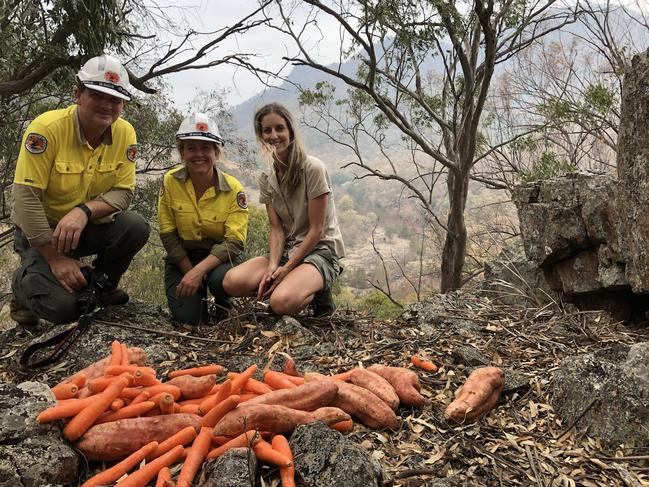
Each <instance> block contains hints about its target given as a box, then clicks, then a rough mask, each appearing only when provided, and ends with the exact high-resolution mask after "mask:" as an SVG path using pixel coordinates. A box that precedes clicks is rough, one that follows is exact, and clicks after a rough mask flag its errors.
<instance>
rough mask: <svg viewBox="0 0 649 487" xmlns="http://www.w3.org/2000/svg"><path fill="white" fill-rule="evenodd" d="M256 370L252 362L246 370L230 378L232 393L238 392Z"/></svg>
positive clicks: (255, 365)
mask: <svg viewBox="0 0 649 487" xmlns="http://www.w3.org/2000/svg"><path fill="white" fill-rule="evenodd" d="M255 372H257V364H252V365H251V366H250V367H248V368H247V369H246V370H244V371H243V372H241V373H240V374H239V375H238V376H236V377H235V378H234V379H232V394H239V391H241V388H242V387H243V385H244V384H245V383H246V381H247V380H248V379H250V378H251V377H252V376H253V375H255Z"/></svg>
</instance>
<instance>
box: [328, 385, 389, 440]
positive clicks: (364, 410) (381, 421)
mask: <svg viewBox="0 0 649 487" xmlns="http://www.w3.org/2000/svg"><path fill="white" fill-rule="evenodd" d="M335 385H336V387H338V394H336V400H335V401H334V406H336V407H339V408H340V409H342V410H343V411H345V412H346V413H349V414H351V415H352V416H355V417H356V418H358V419H359V420H360V421H361V423H363V424H364V425H366V426H369V427H370V428H376V429H384V428H392V429H394V428H396V427H397V425H398V424H399V420H398V419H397V415H396V414H394V411H393V410H392V409H391V408H390V406H388V405H387V404H386V403H384V402H383V400H381V399H380V398H379V397H378V396H376V395H375V394H373V393H371V392H370V391H368V390H367V389H363V388H362V387H359V386H357V385H354V384H349V383H347V382H342V381H338V382H335Z"/></svg>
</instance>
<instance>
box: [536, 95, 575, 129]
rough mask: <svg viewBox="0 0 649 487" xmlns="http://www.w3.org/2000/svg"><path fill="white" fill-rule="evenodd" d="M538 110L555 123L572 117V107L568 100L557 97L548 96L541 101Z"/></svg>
mask: <svg viewBox="0 0 649 487" xmlns="http://www.w3.org/2000/svg"><path fill="white" fill-rule="evenodd" d="M538 109H539V112H540V113H541V114H542V115H544V116H545V117H547V118H549V119H550V120H553V121H555V122H556V123H561V122H565V121H568V120H570V119H571V118H572V112H573V107H572V105H571V104H570V102H569V101H567V100H563V99H561V98H557V97H550V98H548V99H547V100H545V101H543V102H542V103H541V104H540V105H539V107H538Z"/></svg>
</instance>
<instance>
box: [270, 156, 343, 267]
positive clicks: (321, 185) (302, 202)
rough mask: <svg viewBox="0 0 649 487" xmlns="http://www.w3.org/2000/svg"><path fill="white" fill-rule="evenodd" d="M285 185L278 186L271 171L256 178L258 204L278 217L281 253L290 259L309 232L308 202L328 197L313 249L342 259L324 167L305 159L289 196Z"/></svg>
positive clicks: (309, 158) (334, 211) (334, 214)
mask: <svg viewBox="0 0 649 487" xmlns="http://www.w3.org/2000/svg"><path fill="white" fill-rule="evenodd" d="M286 184H287V183H286V180H284V181H282V183H281V184H280V182H279V181H278V180H277V174H276V172H275V169H274V168H271V170H270V171H268V172H263V173H262V174H261V176H260V178H259V193H260V194H259V202H260V203H262V204H265V205H271V206H272V207H273V209H274V210H275V212H276V213H277V215H278V216H279V219H280V220H281V222H282V229H283V230H284V235H285V237H286V241H285V243H284V249H285V250H287V251H288V252H289V255H290V254H291V253H292V252H293V251H294V249H295V248H296V247H297V246H299V245H300V244H301V243H302V241H303V240H304V238H305V237H306V234H307V233H308V232H309V204H308V203H309V201H310V200H312V199H314V198H317V197H318V196H322V195H323V194H329V200H328V202H327V211H326V214H325V221H324V227H323V230H322V237H321V238H320V241H319V242H318V243H317V244H316V246H315V247H314V248H323V247H328V248H329V249H330V250H331V251H332V252H333V253H334V254H335V255H336V256H337V257H338V258H342V257H344V256H345V244H344V243H343V238H342V235H341V234H340V228H339V227H338V220H337V218H336V205H335V204H334V199H333V193H332V191H331V181H330V180H329V173H328V172H327V168H326V167H325V165H324V163H323V162H322V161H321V160H320V159H317V158H315V157H313V156H308V157H307V159H306V161H304V165H303V167H302V177H301V178H300V184H299V185H298V187H297V188H296V189H295V191H293V193H292V195H291V196H288V194H287V191H286V188H285V187H284V186H285V185H286Z"/></svg>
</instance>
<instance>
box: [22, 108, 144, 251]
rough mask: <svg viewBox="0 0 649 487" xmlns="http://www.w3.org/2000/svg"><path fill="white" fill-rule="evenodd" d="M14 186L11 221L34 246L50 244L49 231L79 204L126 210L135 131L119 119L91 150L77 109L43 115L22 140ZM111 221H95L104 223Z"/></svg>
mask: <svg viewBox="0 0 649 487" xmlns="http://www.w3.org/2000/svg"><path fill="white" fill-rule="evenodd" d="M22 142H23V143H22V147H21V149H20V154H19V155H18V161H17V162H16V174H15V176H14V185H13V197H14V200H13V205H12V216H11V218H12V221H13V222H14V223H15V224H16V225H18V226H19V227H20V228H21V229H22V230H23V232H24V233H25V236H26V237H27V239H28V240H29V242H30V245H32V246H40V245H42V244H44V243H47V242H50V241H51V240H52V231H51V226H52V225H55V224H56V222H57V221H58V220H60V219H61V218H62V217H63V216H64V215H65V214H67V213H68V212H69V211H70V210H71V209H72V208H74V207H75V206H76V205H77V204H79V203H84V202H86V201H90V200H93V199H97V200H101V201H104V202H106V203H108V204H109V205H111V206H113V207H114V208H116V210H118V211H119V210H125V209H126V208H128V205H129V204H130V202H131V199H132V197H133V189H134V187H135V162H134V161H135V158H136V157H137V145H136V138H135V130H134V129H133V127H132V126H131V124H130V123H128V122H127V121H125V120H123V119H121V118H119V119H117V120H116V121H115V122H114V123H113V124H112V125H111V127H110V128H109V129H108V130H106V132H104V136H103V139H102V141H101V144H99V146H98V147H97V148H92V147H91V146H90V145H89V144H88V141H87V140H86V139H85V137H84V136H83V132H82V130H81V128H80V125H79V117H78V112H77V106H76V105H71V106H69V107H68V108H64V109H61V110H52V111H49V112H45V113H43V114H42V115H39V116H38V117H36V118H35V119H34V121H33V122H32V123H30V124H29V126H28V127H27V130H26V131H25V134H24V136H23V141H22ZM110 220H111V216H110V215H109V216H107V217H103V218H101V219H97V220H95V219H93V223H105V222H106V221H110Z"/></svg>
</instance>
